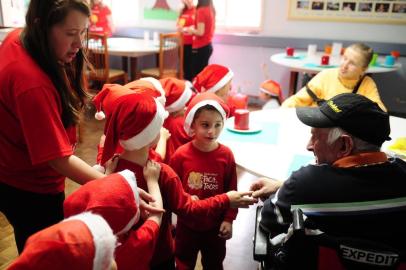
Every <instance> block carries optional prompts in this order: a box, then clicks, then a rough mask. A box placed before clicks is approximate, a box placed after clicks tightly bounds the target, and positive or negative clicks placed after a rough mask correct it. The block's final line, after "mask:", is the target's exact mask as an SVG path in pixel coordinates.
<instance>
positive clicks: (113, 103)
mask: <svg viewBox="0 0 406 270" xmlns="http://www.w3.org/2000/svg"><path fill="white" fill-rule="evenodd" d="M127 91H128V92H130V93H129V94H127V93H123V95H122V96H116V95H114V98H110V93H107V94H106V95H105V96H104V99H105V100H108V101H109V102H104V101H102V102H103V107H104V108H107V109H108V110H109V111H110V112H111V113H109V114H107V118H106V124H105V126H104V134H105V135H106V140H105V143H104V149H103V154H102V157H101V165H102V166H103V165H104V164H105V163H106V161H108V160H109V159H110V158H112V157H113V155H114V154H115V151H116V149H117V146H118V144H120V145H121V146H122V147H123V148H124V149H125V150H129V151H132V150H138V149H141V148H142V147H144V146H147V145H148V144H150V143H152V142H153V141H154V139H155V138H156V137H157V136H158V135H159V132H160V129H161V127H162V124H163V122H164V120H165V118H166V117H167V116H168V112H167V111H165V108H164V107H163V105H162V104H161V103H160V102H158V101H157V100H155V99H154V98H153V97H152V96H150V95H149V94H147V93H144V92H142V93H141V92H134V91H133V90H130V89H127ZM100 94H101V93H100Z"/></svg>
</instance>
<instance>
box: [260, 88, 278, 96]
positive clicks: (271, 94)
mask: <svg viewBox="0 0 406 270" xmlns="http://www.w3.org/2000/svg"><path fill="white" fill-rule="evenodd" d="M259 90H260V91H262V92H264V93H265V94H268V95H270V96H273V97H278V95H275V94H273V93H271V92H269V91H267V90H265V89H264V88H262V87H261V88H259Z"/></svg>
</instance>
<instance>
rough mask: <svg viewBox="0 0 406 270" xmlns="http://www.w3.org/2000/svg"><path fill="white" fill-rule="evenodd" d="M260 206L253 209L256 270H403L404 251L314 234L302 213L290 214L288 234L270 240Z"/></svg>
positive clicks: (360, 240)
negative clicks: (255, 214)
mask: <svg viewBox="0 0 406 270" xmlns="http://www.w3.org/2000/svg"><path fill="white" fill-rule="evenodd" d="M261 210H262V206H258V207H257V219H256V224H255V235H254V239H253V241H254V245H253V246H254V260H256V261H258V262H260V269H262V270H266V269H274V270H277V269H319V270H322V269H328V270H345V269H357V270H359V269H368V270H369V269H371V270H372V269H400V270H404V269H406V250H398V249H396V248H393V247H390V246H388V245H385V244H383V243H378V242H373V241H370V240H365V239H361V238H355V237H338V236H332V235H328V234H326V233H314V232H315V231H314V229H312V230H311V232H313V233H310V231H309V229H308V228H307V227H306V225H305V222H304V221H303V220H304V215H303V213H302V210H301V209H299V208H297V209H294V210H292V215H293V223H292V226H291V230H292V234H291V235H290V237H289V238H288V239H287V240H286V239H285V236H286V235H283V237H280V238H279V239H278V237H272V236H271V235H270V234H268V233H266V232H265V231H264V230H263V229H261V227H260V225H259V223H260V221H261V217H260V216H261Z"/></svg>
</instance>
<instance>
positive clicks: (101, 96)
mask: <svg viewBox="0 0 406 270" xmlns="http://www.w3.org/2000/svg"><path fill="white" fill-rule="evenodd" d="M131 93H132V92H131V91H129V89H128V88H127V87H125V86H122V85H119V84H105V85H103V88H102V90H101V91H100V92H99V93H98V94H97V95H96V96H95V97H94V98H93V104H94V105H95V107H96V111H97V112H96V114H95V118H96V119H97V120H103V119H105V118H106V114H109V113H111V109H110V110H109V108H108V106H105V105H104V104H105V103H106V104H110V103H111V100H115V99H117V98H118V97H121V96H122V95H126V94H131ZM106 107H107V108H106Z"/></svg>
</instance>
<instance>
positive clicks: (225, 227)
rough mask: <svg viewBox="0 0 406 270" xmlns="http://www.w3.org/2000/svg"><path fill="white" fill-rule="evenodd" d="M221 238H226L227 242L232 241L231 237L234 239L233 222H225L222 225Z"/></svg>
mask: <svg viewBox="0 0 406 270" xmlns="http://www.w3.org/2000/svg"><path fill="white" fill-rule="evenodd" d="M219 237H221V238H224V239H226V240H228V239H231V237H233V224H232V223H231V222H228V221H223V222H222V223H221V225H220V230H219Z"/></svg>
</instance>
